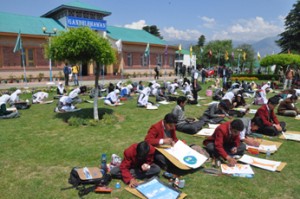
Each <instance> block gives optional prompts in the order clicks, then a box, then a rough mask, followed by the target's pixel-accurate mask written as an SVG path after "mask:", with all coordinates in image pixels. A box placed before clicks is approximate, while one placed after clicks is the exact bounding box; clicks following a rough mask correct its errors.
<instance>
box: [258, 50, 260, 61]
mask: <svg viewBox="0 0 300 199" xmlns="http://www.w3.org/2000/svg"><path fill="white" fill-rule="evenodd" d="M257 59H258V60H260V54H259V52H257Z"/></svg>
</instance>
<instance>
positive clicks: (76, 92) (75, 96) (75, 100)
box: [69, 86, 86, 103]
mask: <svg viewBox="0 0 300 199" xmlns="http://www.w3.org/2000/svg"><path fill="white" fill-rule="evenodd" d="M85 91H86V86H80V87H78V88H75V89H74V90H72V91H71V92H70V93H69V97H70V98H72V102H73V103H81V102H82V100H81V99H80V98H79V94H81V93H84V92H85Z"/></svg>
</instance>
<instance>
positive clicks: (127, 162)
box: [110, 141, 160, 188]
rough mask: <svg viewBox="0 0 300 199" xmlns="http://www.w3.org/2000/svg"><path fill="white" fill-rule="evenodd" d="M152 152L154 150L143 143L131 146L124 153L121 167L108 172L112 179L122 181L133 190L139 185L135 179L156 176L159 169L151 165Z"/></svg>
mask: <svg viewBox="0 0 300 199" xmlns="http://www.w3.org/2000/svg"><path fill="white" fill-rule="evenodd" d="M154 152H155V148H154V147H153V146H151V145H149V144H148V143H147V142H145V141H143V142H140V143H138V144H137V143H136V144H132V145H131V146H130V147H129V148H127V149H126V150H125V151H124V158H123V160H122V163H121V165H120V166H119V167H118V166H116V167H114V168H113V169H112V170H111V171H110V173H111V175H112V177H113V178H119V179H122V180H123V181H124V183H126V184H129V187H132V188H133V187H136V186H138V184H139V183H138V181H137V179H144V178H151V177H152V176H156V175H158V174H159V172H160V168H159V166H157V165H156V164H154V163H153V160H154Z"/></svg>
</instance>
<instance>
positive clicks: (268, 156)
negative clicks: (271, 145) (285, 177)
mask: <svg viewBox="0 0 300 199" xmlns="http://www.w3.org/2000/svg"><path fill="white" fill-rule="evenodd" d="M270 156H271V151H270V149H268V150H267V153H266V159H270Z"/></svg>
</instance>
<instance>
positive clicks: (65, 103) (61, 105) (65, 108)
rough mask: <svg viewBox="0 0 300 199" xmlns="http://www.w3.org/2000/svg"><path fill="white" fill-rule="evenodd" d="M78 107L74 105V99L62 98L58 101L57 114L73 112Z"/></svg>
mask: <svg viewBox="0 0 300 199" xmlns="http://www.w3.org/2000/svg"><path fill="white" fill-rule="evenodd" d="M75 109H76V107H75V106H74V105H73V104H72V98H70V97H69V96H62V97H61V98H60V99H59V101H58V106H57V107H56V108H55V112H61V113H63V112H71V111H74V110H75Z"/></svg>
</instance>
